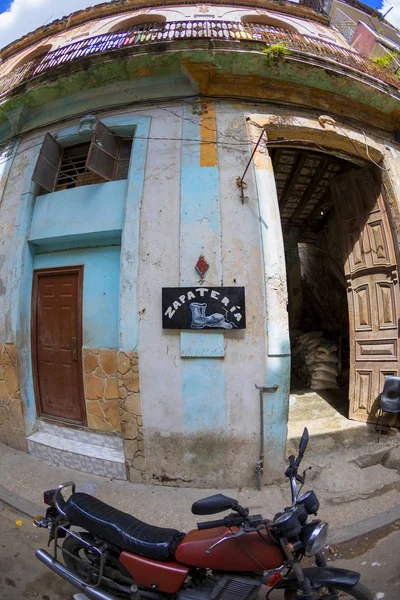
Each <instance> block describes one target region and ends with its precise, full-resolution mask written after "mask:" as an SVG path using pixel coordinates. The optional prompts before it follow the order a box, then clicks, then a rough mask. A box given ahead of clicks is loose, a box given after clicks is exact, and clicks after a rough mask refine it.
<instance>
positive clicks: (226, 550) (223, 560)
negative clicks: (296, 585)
mask: <svg viewBox="0 0 400 600" xmlns="http://www.w3.org/2000/svg"><path fill="white" fill-rule="evenodd" d="M232 531H234V532H235V531H237V530H235V529H232ZM260 533H261V535H262V537H260V536H259V535H258V533H257V532H255V531H253V532H252V533H246V534H245V535H242V536H240V537H238V538H232V539H228V540H226V541H224V542H222V543H221V544H219V545H218V546H216V547H215V548H213V549H212V550H211V552H210V553H209V554H206V550H208V549H209V548H210V547H211V546H212V545H213V544H215V543H216V542H218V541H219V540H221V539H222V538H223V537H225V536H230V535H231V532H230V530H229V529H227V528H226V527H216V528H215V529H205V530H202V531H199V530H197V529H193V530H192V531H189V533H187V534H186V536H185V537H184V538H183V540H182V541H181V543H180V544H179V546H178V548H177V550H176V552H175V559H176V560H177V561H179V562H180V563H183V564H185V565H191V566H193V567H201V568H204V569H214V570H218V571H262V570H269V569H276V568H278V567H280V566H281V564H282V563H283V560H284V556H283V553H282V550H281V548H280V546H278V544H277V543H276V542H274V541H273V540H272V539H271V538H270V536H269V535H268V532H267V531H266V529H263V530H262V531H261V532H260Z"/></svg>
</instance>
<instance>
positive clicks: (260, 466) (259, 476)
mask: <svg viewBox="0 0 400 600" xmlns="http://www.w3.org/2000/svg"><path fill="white" fill-rule="evenodd" d="M256 388H257V390H260V458H259V460H258V461H257V462H256V468H255V469H254V472H255V474H256V478H257V490H258V491H259V492H261V479H262V474H263V471H264V455H265V453H264V392H276V391H277V390H278V389H279V386H277V385H273V386H272V387H270V388H267V387H265V386H264V385H257V384H256Z"/></svg>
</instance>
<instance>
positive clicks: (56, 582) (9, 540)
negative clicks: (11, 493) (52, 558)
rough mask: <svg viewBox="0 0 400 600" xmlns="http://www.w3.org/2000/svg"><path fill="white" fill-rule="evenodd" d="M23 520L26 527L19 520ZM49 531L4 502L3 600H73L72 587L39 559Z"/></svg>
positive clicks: (0, 513)
mask: <svg viewBox="0 0 400 600" xmlns="http://www.w3.org/2000/svg"><path fill="white" fill-rule="evenodd" d="M17 519H20V520H21V521H22V526H21V527H17V525H16V524H15V521H16V520H17ZM47 538H48V532H46V531H45V530H41V529H37V528H36V527H34V526H33V525H32V519H31V518H30V517H27V516H26V515H21V514H19V513H17V512H15V511H14V510H11V509H10V508H8V507H5V506H3V505H2V504H1V503H0V598H1V600H34V599H35V600H71V599H72V594H73V593H75V591H76V590H74V589H73V588H72V587H71V586H70V585H68V584H67V583H65V582H64V581H63V580H62V579H60V578H59V577H57V576H55V575H54V574H53V573H52V572H51V571H49V569H47V568H46V567H45V566H44V565H42V563H40V562H39V561H38V560H37V558H35V550H36V548H39V547H42V548H45V547H46V545H47Z"/></svg>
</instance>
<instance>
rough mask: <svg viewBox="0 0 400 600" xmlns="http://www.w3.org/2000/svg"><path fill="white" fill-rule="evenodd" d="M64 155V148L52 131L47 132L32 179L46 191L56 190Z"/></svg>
mask: <svg viewBox="0 0 400 600" xmlns="http://www.w3.org/2000/svg"><path fill="white" fill-rule="evenodd" d="M62 156H63V148H62V146H60V144H59V143H58V142H57V140H55V139H54V138H53V136H52V135H50V133H46V135H45V137H44V140H43V144H42V147H41V149H40V152H39V156H38V159H37V161H36V165H35V169H34V171H33V175H32V179H33V181H35V182H36V183H38V184H39V185H40V186H42V188H43V189H45V190H46V192H54V190H55V188H56V184H57V179H58V173H59V170H60V165H61V161H62Z"/></svg>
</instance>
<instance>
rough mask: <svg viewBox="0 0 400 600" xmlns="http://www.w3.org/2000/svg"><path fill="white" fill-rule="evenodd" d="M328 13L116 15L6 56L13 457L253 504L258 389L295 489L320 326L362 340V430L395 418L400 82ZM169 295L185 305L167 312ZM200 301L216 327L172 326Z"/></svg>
mask: <svg viewBox="0 0 400 600" xmlns="http://www.w3.org/2000/svg"><path fill="white" fill-rule="evenodd" d="M325 10H326V7H325V8H324V5H323V3H319V2H318V1H317V0H315V1H314V0H312V1H311V0H310V2H308V1H306V2H304V3H301V4H297V3H294V2H279V3H277V2H274V1H272V0H253V1H251V2H247V1H246V0H242V1H240V2H239V0H235V1H233V2H229V3H227V2H220V1H214V2H210V3H208V4H205V5H197V4H194V3H190V2H188V3H181V4H179V3H178V2H174V3H172V2H166V1H165V0H164V1H163V2H161V1H159V0H155V1H154V2H152V3H151V8H149V7H148V3H146V2H145V1H141V0H127V1H125V2H110V3H104V4H102V5H99V6H97V7H94V8H91V9H87V10H85V11H79V12H77V13H74V14H72V15H70V16H69V17H68V18H66V19H63V20H61V21H57V22H54V23H51V24H50V25H48V26H46V27H43V28H41V29H39V30H37V31H35V32H33V33H31V34H29V35H27V36H25V37H24V38H22V39H21V40H17V41H16V42H14V43H13V44H10V45H9V46H7V47H6V48H3V50H2V51H1V53H0V54H1V57H2V64H1V66H0V94H1V96H0V99H1V100H0V102H1V103H0V143H1V146H0V156H1V158H0V175H1V178H0V440H1V441H2V442H5V443H7V444H9V445H11V446H13V447H15V448H19V449H23V450H26V451H29V452H31V453H33V454H35V455H37V456H39V457H41V458H43V459H45V460H50V461H54V462H57V463H58V464H68V465H71V466H75V467H77V468H79V469H82V470H86V471H89V472H92V473H98V474H103V475H106V476H111V477H117V478H125V477H128V478H129V479H130V480H131V481H135V482H143V481H144V482H152V483H163V484H170V485H191V486H228V487H229V486H237V485H254V481H255V468H256V464H257V462H258V461H259V459H260V449H259V447H260V405H259V393H260V392H259V389H257V387H256V386H259V387H262V388H264V389H262V390H261V392H262V398H263V411H264V416H263V419H264V420H263V426H264V431H265V445H264V453H265V461H264V465H263V466H264V471H263V480H264V482H269V481H273V480H274V479H276V477H277V476H278V475H279V474H280V472H281V469H282V464H283V458H284V449H285V441H286V427H287V412H288V399H289V390H290V354H291V338H292V341H293V339H294V338H295V336H296V335H297V334H298V333H299V332H300V331H303V332H304V331H308V330H310V329H312V325H311V324H310V306H311V312H313V314H314V317H315V318H316V319H317V320H318V324H319V327H320V328H321V329H322V330H324V331H325V332H328V334H329V335H330V336H331V338H332V339H334V340H336V339H338V340H340V343H341V344H343V345H344V346H345V345H346V344H347V355H348V358H347V362H348V369H349V376H348V381H344V384H343V386H344V387H343V390H344V391H343V393H344V394H345V396H346V398H348V400H349V415H350V417H351V418H355V419H361V420H374V418H375V414H376V408H377V405H376V399H377V397H378V394H379V390H380V389H381V386H382V382H383V380H384V378H385V376H386V375H388V374H396V375H397V374H399V343H398V342H399V340H398V336H399V330H398V318H399V306H400V299H399V281H398V269H397V259H396V257H397V253H398V249H399V239H400V221H399V200H398V198H399V197H400V196H399V194H400V189H399V185H400V179H399V173H400V171H399V169H400V155H399V147H398V140H399V135H400V134H399V131H400V113H399V106H400V104H399V98H400V81H399V79H398V77H397V75H396V74H395V73H394V72H393V71H391V70H389V69H387V68H385V67H384V66H382V65H379V64H375V63H373V62H372V61H370V60H369V59H368V58H366V57H363V56H361V55H360V54H358V53H357V52H356V51H354V50H353V49H351V48H350V47H349V45H348V43H347V42H346V40H345V38H344V37H343V36H342V35H341V34H340V33H339V32H338V31H337V30H335V29H334V28H332V27H331V26H330V23H329V16H328V15H327V14H326V12H324V11H325ZM310 248H311V249H314V250H313V252H314V255H313V256H314V258H315V256H316V257H317V259H318V260H317V262H318V265H317V266H316V267H315V268H314V267H312V268H311V271H312V272H311V274H310V276H307V274H304V272H303V274H302V272H301V269H300V266H301V265H300V258H299V257H300V255H301V252H303V253H304V252H306V253H307V252H309V250H310ZM315 253H316V254H315ZM326 255H329V257H330V259H329V261H328V260H327V259H326V260H325V262H321V260H319V257H321V256H326ZM307 256H308V258H307V260H306V261H304V264H305V265H306V266H307V265H310V264H311V263H310V256H311V255H310V254H308V255H307ZM304 264H303V267H304ZM203 267H204V268H203ZM318 269H320V271H319V270H318ZM317 272H318V273H319V272H320V273H321V277H320V280H319V281H317V282H315V277H314V278H313V277H312V274H313V273H314V275H315V273H317ZM305 285H306V288H305V287H304V286H305ZM162 288H186V290H183V289H182V290H181V292H182V293H180V292H179V290H178V291H177V294H178V295H177V296H176V297H175V300H173V301H171V305H170V306H169V307H168V306H167V307H164V309H163V308H162ZM187 288H190V290H192V291H191V294H192V296H189V293H188V291H187ZM204 288H206V290H204ZM213 288H217V289H218V290H214V291H213ZM233 288H237V289H239V288H240V289H241V288H244V293H245V309H244V306H243V305H240V306H238V303H236V304H235V306H233V304H234V302H233V301H232V300H231V297H230V296H229V293H231V292H232V289H233ZM229 290H230V291H229ZM332 290H334V292H332ZM233 291H235V290H233ZM212 292H213V294H214V295H213V296H211V293H212ZM232 293H233V292H232ZM196 294H197V297H196ZM288 294H289V297H288ZM307 294H309V295H310V296H309V297H311V296H312V301H311V300H310V301H309V302H308V301H306V300H305V299H306V298H307V297H308V296H307ZM207 295H209V296H207ZM205 298H206V299H205ZM207 298H208V299H207ZM210 298H213V299H214V301H215V302H216V303H217V305H218V310H217V309H215V308H214V309H213V310H214V312H213V314H212V315H211V314H210V313H209V312H207V314H206V311H208V308H209V306H210V305H209V304H207V302H208V300H209V299H210ZM189 300H190V301H191V302H195V303H196V304H197V306H198V314H197V313H196V314H195V316H194V317H193V314H194V312H193V310H192V325H193V323H195V325H196V326H195V327H192V328H190V325H189V328H188V329H186V328H181V329H179V328H177V329H174V328H172V327H169V326H168V323H167V326H166V325H165V322H164V323H163V320H164V321H165V318H166V316H167V314H168V308H169V310H170V314H172V312H179V311H181V312H182V313H183V311H184V310H186V309H187V305H188V304H189ZM313 302H317V303H319V304H318V306H317V305H315V306H314V305H313V304H312V303H313ZM218 303H219V304H218ZM310 303H311V304H310ZM215 306H216V305H214V307H215ZM328 306H329V307H330V308H329V310H328V308H327V307H328ZM231 308H232V311H231V310H230V309H231ZM241 311H242V312H241ZM307 311H308V312H307ZM216 315H217V316H216ZM232 315H239V316H232ZM347 315H348V317H347ZM244 316H245V322H246V327H245V328H242V327H239V326H237V325H238V323H239V321H240V319H242V318H243V317H244ZM213 319H214V321H213ZM235 319H236V321H235ZM212 323H214V325H215V326H214V325H212ZM242 324H243V321H242ZM163 325H164V326H163ZM346 386H347V387H346Z"/></svg>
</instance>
